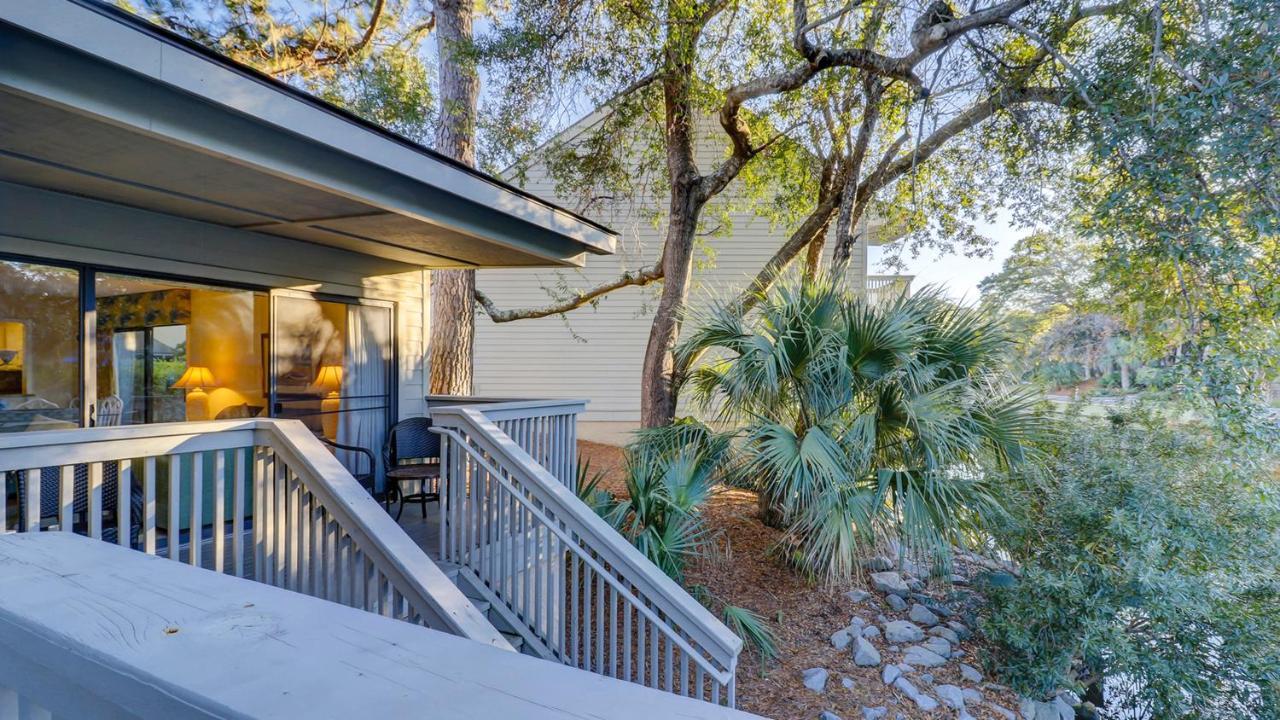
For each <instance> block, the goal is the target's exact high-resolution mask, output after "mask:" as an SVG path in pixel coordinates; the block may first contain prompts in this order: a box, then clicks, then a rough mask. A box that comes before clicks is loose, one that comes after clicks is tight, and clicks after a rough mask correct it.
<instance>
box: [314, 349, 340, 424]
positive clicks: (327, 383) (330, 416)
mask: <svg viewBox="0 0 1280 720" xmlns="http://www.w3.org/2000/svg"><path fill="white" fill-rule="evenodd" d="M316 387H318V388H320V389H321V390H326V391H328V394H327V395H325V396H324V399H323V400H321V401H320V429H321V430H322V431H323V432H324V436H325V437H327V438H329V439H330V440H337V439H338V411H339V410H341V409H342V400H341V398H339V397H338V391H339V390H341V389H342V366H341V365H321V366H320V372H319V373H318V374H317V375H316Z"/></svg>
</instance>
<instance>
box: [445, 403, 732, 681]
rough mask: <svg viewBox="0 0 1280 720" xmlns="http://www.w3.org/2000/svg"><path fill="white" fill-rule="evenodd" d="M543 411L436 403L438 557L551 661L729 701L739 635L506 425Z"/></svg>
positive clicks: (551, 409)
mask: <svg viewBox="0 0 1280 720" xmlns="http://www.w3.org/2000/svg"><path fill="white" fill-rule="evenodd" d="M564 409H565V408H564V407H563V406H554V407H552V406H548V408H547V412H548V413H555V412H560V411H562V410H564ZM539 412H542V411H541V410H538V408H537V406H536V405H535V404H525V405H522V406H520V407H514V406H510V405H507V406H504V404H503V403H486V404H471V405H456V406H447V405H441V404H438V403H435V404H432V405H431V409H430V413H431V417H432V421H433V424H434V425H435V430H436V431H437V432H439V433H440V434H441V436H442V438H443V443H442V447H443V451H442V452H443V457H442V465H441V467H442V497H441V503H440V512H441V523H440V527H441V533H440V535H441V537H440V553H441V560H442V561H443V562H446V563H450V564H454V565H457V566H460V568H462V569H463V570H464V571H465V572H467V573H468V574H469V578H470V580H471V581H472V583H473V584H477V585H480V586H482V587H483V588H484V590H485V593H486V595H487V596H488V597H489V599H490V600H491V601H492V602H495V603H497V604H498V605H500V606H501V607H502V608H504V609H505V611H506V613H507V614H508V616H510V617H512V618H515V619H517V620H518V621H519V624H520V627H519V628H518V630H519V631H521V634H522V635H523V636H524V637H525V641H526V643H527V644H528V643H532V645H533V647H534V648H535V649H536V650H537V651H538V652H539V653H540V654H542V655H543V656H544V657H547V658H548V659H553V660H557V661H559V662H562V663H564V664H567V665H571V666H573V667H576V668H580V669H584V670H589V671H592V672H595V673H598V674H601V675H605V676H608V677H614V678H621V679H623V680H627V681H630V682H635V683H639V684H642V685H646V686H649V687H654V688H659V689H663V690H666V691H668V692H672V693H676V694H679V695H684V696H688V697H694V698H699V699H702V700H706V701H708V702H712V703H717V704H727V705H730V706H732V705H734V703H735V673H736V670H737V662H738V655H739V653H740V652H741V649H742V641H741V640H740V639H739V638H738V637H737V636H736V635H734V634H733V632H732V631H730V630H729V629H728V628H727V627H725V626H724V624H723V623H721V622H720V621H719V620H717V619H716V618H715V616H713V615H712V614H711V613H710V612H709V611H708V610H707V609H706V608H704V607H703V606H702V605H701V604H699V603H698V602H697V601H696V600H694V599H693V598H692V597H690V596H689V594H688V593H686V592H685V591H684V589H683V588H681V587H680V586H679V585H678V584H677V583H675V582H674V581H673V580H671V579H670V578H669V577H667V576H666V575H665V574H664V573H663V572H662V571H660V570H658V569H657V568H656V567H655V566H654V565H653V564H652V563H650V562H649V561H648V559H646V558H645V557H644V556H643V555H642V554H641V553H640V552H639V551H638V550H637V549H636V548H635V547H633V546H632V545H631V543H629V542H628V541H627V540H626V539H624V538H623V537H622V536H620V535H619V534H618V533H617V532H615V531H614V530H613V528H611V527H609V525H608V524H607V523H605V522H604V520H602V519H601V518H600V517H598V516H597V515H596V514H595V513H594V512H593V511H592V510H591V509H590V508H588V507H587V506H586V505H585V504H584V503H583V502H582V501H581V500H579V499H578V497H577V495H576V494H575V493H574V491H573V490H572V489H571V487H569V486H568V485H569V483H567V482H565V481H564V480H563V479H562V477H557V476H556V475H554V474H553V473H551V472H549V471H548V470H547V469H546V468H545V467H543V466H542V465H541V464H540V463H539V462H537V460H535V457H534V456H533V455H531V454H530V452H529V451H528V450H527V449H526V443H525V442H518V441H517V440H516V439H514V438H513V437H511V436H510V435H508V433H507V432H504V430H503V428H502V427H500V426H499V423H506V424H507V427H515V428H520V427H522V425H521V423H520V422H519V421H518V419H517V417H516V416H517V415H519V414H525V415H533V414H536V413H539ZM528 424H529V423H528V422H526V423H525V424H524V425H523V426H527V425H528ZM535 424H536V423H535ZM556 457H558V456H556Z"/></svg>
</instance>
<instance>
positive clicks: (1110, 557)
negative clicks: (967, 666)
mask: <svg viewBox="0 0 1280 720" xmlns="http://www.w3.org/2000/svg"><path fill="white" fill-rule="evenodd" d="M1068 422H1069V423H1071V424H1070V426H1069V427H1068V428H1067V429H1066V432H1063V433H1061V435H1059V436H1058V437H1057V439H1056V440H1055V441H1054V442H1053V443H1052V444H1051V447H1049V448H1047V453H1048V460H1047V462H1046V463H1045V464H1044V465H1043V466H1042V467H1040V468H1039V469H1036V470H1033V471H1031V472H1030V473H1029V474H1027V475H1024V476H1019V477H1011V478H1010V479H1009V488H1010V491H1011V492H1012V493H1014V494H1015V495H1017V496H1020V498H1021V499H1020V501H1019V502H1018V503H1017V506H1018V507H1020V508H1021V510H1020V511H1019V512H1016V513H1015V514H1014V515H1013V516H1012V518H1013V519H1012V520H1011V522H1010V524H1009V525H1008V526H1006V527H1004V528H1003V529H1002V530H1001V533H1000V539H1001V540H1002V541H1003V543H1004V545H1005V546H1006V548H1007V549H1008V551H1009V553H1010V555H1011V556H1012V559H1013V560H1014V561H1015V562H1017V563H1018V564H1019V565H1020V567H1021V569H1022V572H1021V577H1020V578H1019V580H1018V581H1017V582H1016V583H1014V584H1013V585H1012V587H1006V588H990V589H989V593H988V599H989V603H988V604H987V605H986V607H985V609H984V611H983V612H984V617H983V618H982V620H981V625H982V628H983V630H984V631H985V633H986V635H987V637H988V638H990V639H991V640H993V641H994V644H995V650H994V651H993V653H992V656H991V658H990V660H991V664H992V665H993V666H994V669H995V670H997V671H998V673H999V674H1000V675H1001V676H1002V677H1003V679H1004V680H1005V681H1006V682H1009V683H1010V684H1011V685H1013V687H1014V688H1015V689H1017V690H1018V691H1020V692H1022V693H1025V694H1027V695H1033V696H1034V695H1043V694H1045V693H1048V692H1050V691H1052V690H1054V689H1056V688H1060V687H1071V688H1073V689H1075V690H1077V691H1079V692H1081V693H1084V694H1085V697H1087V698H1090V697H1091V698H1093V699H1095V700H1097V699H1099V692H1100V691H1101V690H1102V689H1104V688H1105V690H1106V695H1107V697H1106V698H1105V699H1106V708H1107V713H1106V715H1105V716H1106V717H1121V718H1127V717H1135V718H1162V719H1163V718H1249V717H1254V718H1275V717H1280V704H1278V694H1280V487H1278V485H1280V483H1278V482H1277V475H1276V464H1275V458H1274V456H1272V455H1270V454H1268V452H1266V451H1265V450H1264V449H1261V448H1257V447H1247V446H1241V445H1239V444H1237V443H1234V442H1232V441H1230V440H1227V439H1224V438H1221V437H1215V436H1213V435H1212V434H1211V433H1210V432H1208V431H1204V430H1201V429H1198V428H1193V427H1187V426H1182V427H1174V426H1170V425H1167V424H1165V423H1164V422H1162V421H1159V420H1157V419H1155V418H1153V417H1151V416H1148V415H1146V414H1144V413H1142V412H1141V411H1137V412H1135V413H1133V414H1130V415H1128V416H1120V415H1113V416H1112V417H1111V419H1110V420H1109V421H1105V420H1104V421H1097V420H1094V421H1088V420H1085V419H1082V418H1073V419H1070V420H1069V421H1068Z"/></svg>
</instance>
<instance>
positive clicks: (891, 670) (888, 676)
mask: <svg viewBox="0 0 1280 720" xmlns="http://www.w3.org/2000/svg"><path fill="white" fill-rule="evenodd" d="M900 677H902V670H901V669H900V668H899V667H898V666H897V665H885V666H884V670H881V671H880V679H881V680H883V681H884V684H885V685H892V684H893V681H894V680H897V679H898V678H900Z"/></svg>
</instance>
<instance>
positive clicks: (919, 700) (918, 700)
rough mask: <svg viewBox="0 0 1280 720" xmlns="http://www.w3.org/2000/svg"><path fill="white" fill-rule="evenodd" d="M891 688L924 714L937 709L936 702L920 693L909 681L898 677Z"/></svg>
mask: <svg viewBox="0 0 1280 720" xmlns="http://www.w3.org/2000/svg"><path fill="white" fill-rule="evenodd" d="M893 686H894V687H895V688H897V689H898V692H900V693H902V694H903V695H906V696H907V698H908V699H910V700H911V701H912V702H914V703H915V704H916V707H918V708H920V709H921V710H923V711H925V712H933V711H934V710H937V709H938V701H937V700H934V699H933V698H932V697H931V696H929V695H927V694H925V693H923V692H920V690H919V689H917V688H916V686H915V685H912V684H911V681H910V680H908V679H906V678H904V677H900V678H898V679H897V680H895V681H894V683H893Z"/></svg>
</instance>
